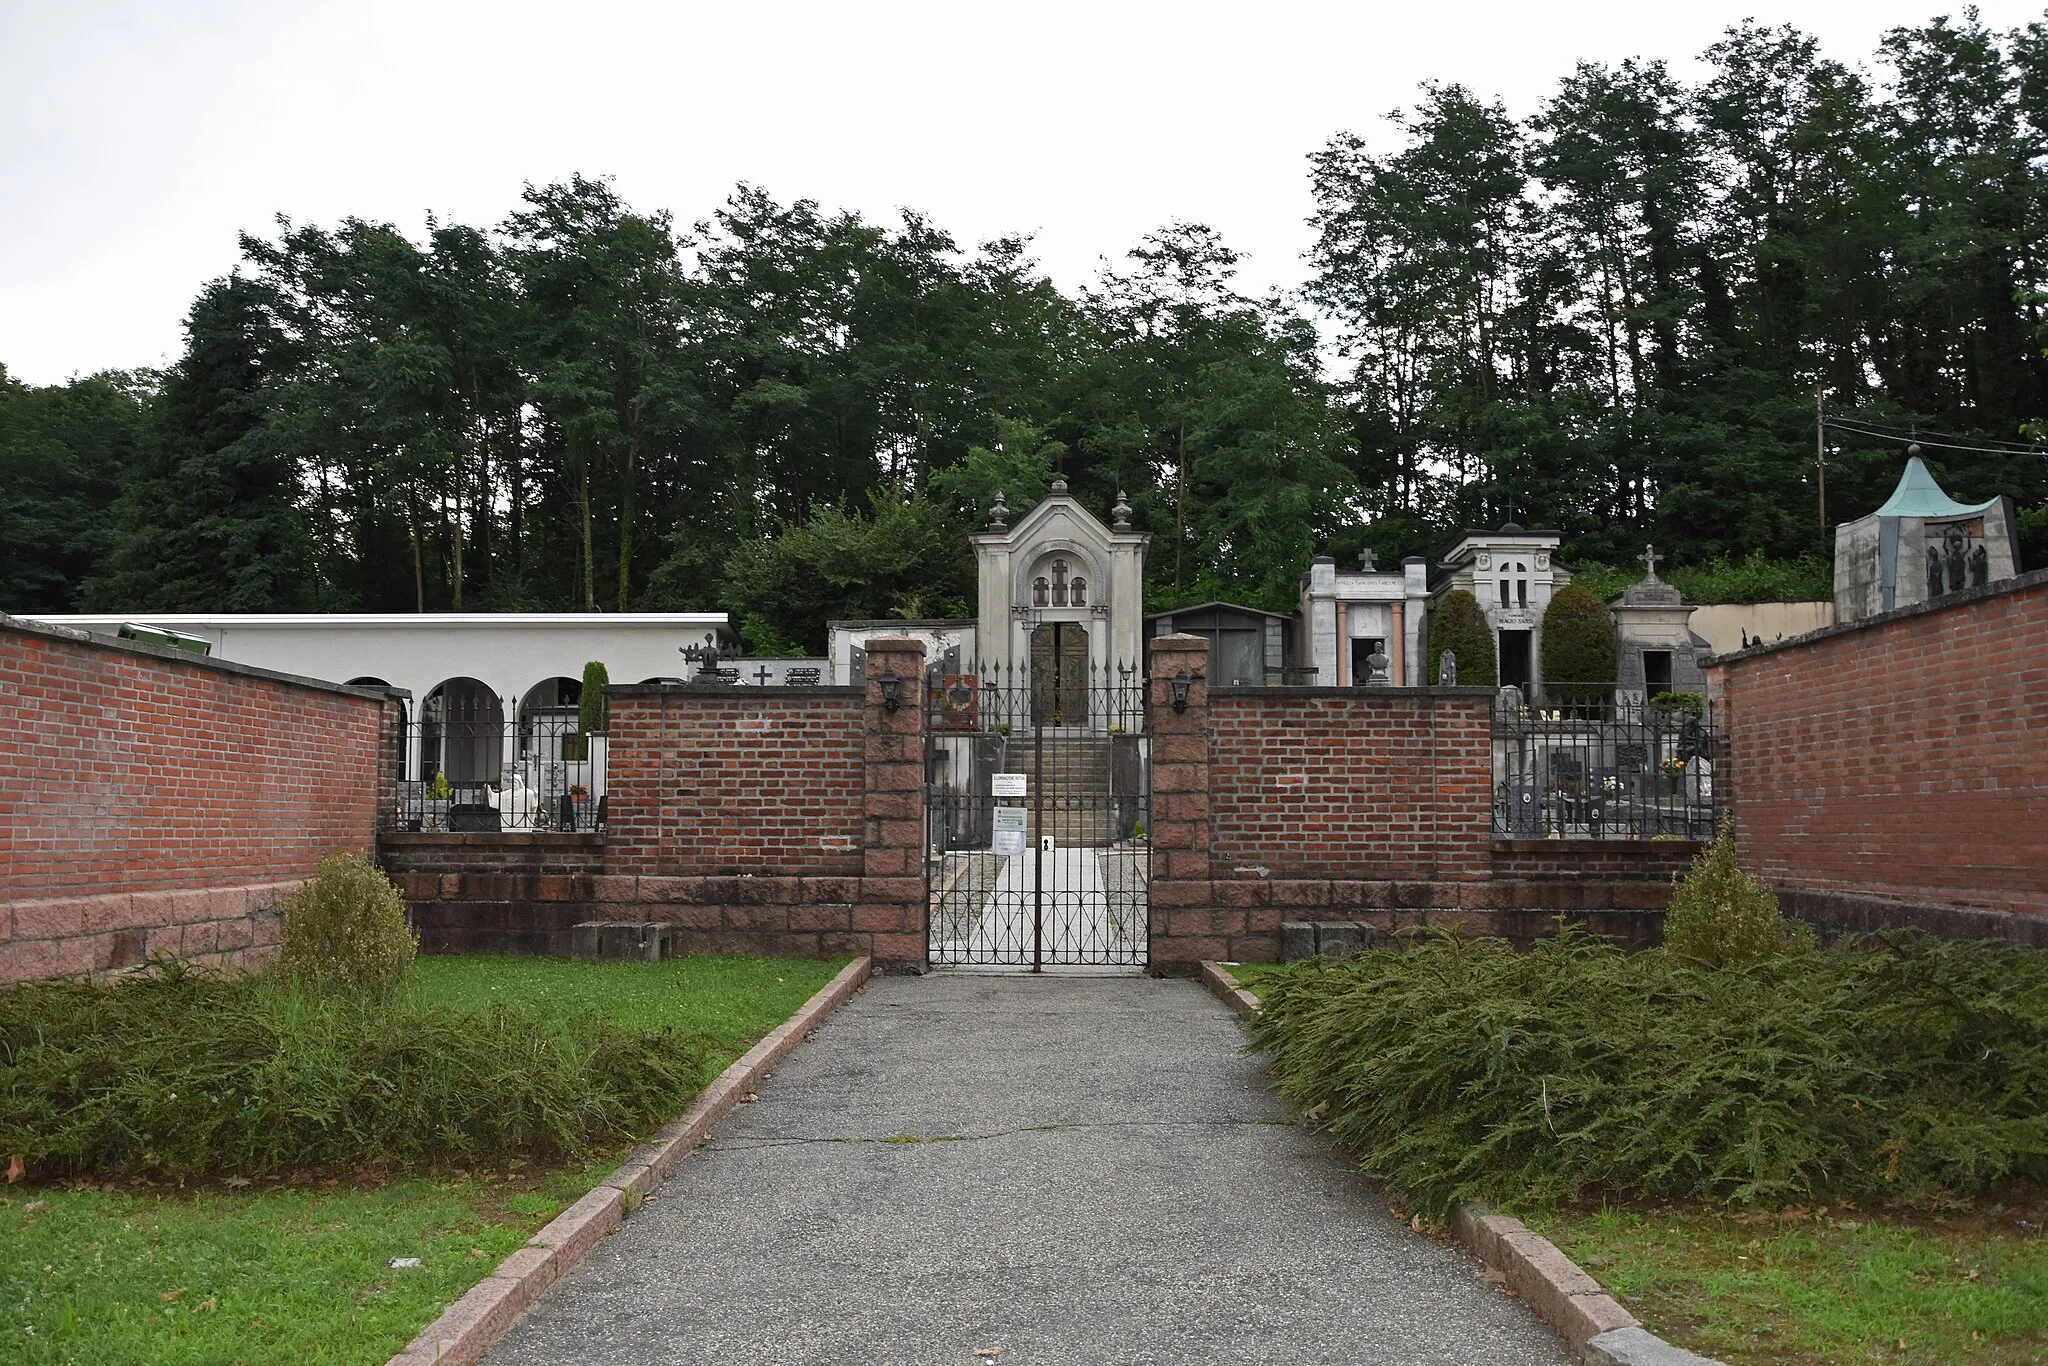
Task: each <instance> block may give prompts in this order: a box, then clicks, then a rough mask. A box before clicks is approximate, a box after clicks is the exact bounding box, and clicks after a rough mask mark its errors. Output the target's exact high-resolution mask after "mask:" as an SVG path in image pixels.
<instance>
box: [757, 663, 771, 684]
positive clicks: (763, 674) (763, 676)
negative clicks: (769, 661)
mask: <svg viewBox="0 0 2048 1366" xmlns="http://www.w3.org/2000/svg"><path fill="white" fill-rule="evenodd" d="M769 677H770V674H769V672H768V666H767V665H766V664H763V665H762V666H761V667H760V668H758V669H756V670H754V682H756V683H758V684H759V685H760V686H762V687H764V688H765V687H767V686H768V679H769Z"/></svg>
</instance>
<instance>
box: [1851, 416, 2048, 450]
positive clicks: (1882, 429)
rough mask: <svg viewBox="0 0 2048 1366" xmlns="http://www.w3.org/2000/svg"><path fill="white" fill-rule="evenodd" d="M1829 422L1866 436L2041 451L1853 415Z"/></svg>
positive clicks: (2033, 445)
mask: <svg viewBox="0 0 2048 1366" xmlns="http://www.w3.org/2000/svg"><path fill="white" fill-rule="evenodd" d="M1830 420H1832V421H1834V422H1839V423H1842V424H1844V425H1847V426H1852V427H1855V428H1858V429H1860V430H1861V431H1862V432H1863V434H1864V435H1866V436H1878V435H1887V436H1896V437H1899V438H1901V439H1910V440H1913V441H1919V440H1922V439H1923V437H1934V438H1938V439H1941V440H1945V441H1963V442H1982V441H1989V442H1991V443H1992V445H1994V446H2003V447H2007V448H2010V449H2012V450H2015V451H2037V450H2040V449H2041V446H2040V444H2039V443H2038V442H2031V441H2001V440H1999V439H1998V438H1997V437H1995V436H1963V435H1960V434H1959V433H1956V432H1944V431H1941V430H1939V429H1938V428H1934V427H1899V426H1894V425H1893V424H1892V423H1889V422H1879V421H1878V420H1877V419H1876V418H1870V417H1856V416H1854V415H1853V414H1850V415H1845V416H1842V417H1837V418H1833V419H1830ZM1970 449H1972V450H1982V449H1984V447H1982V446H1972V447H1970Z"/></svg>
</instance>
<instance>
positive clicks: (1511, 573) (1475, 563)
mask: <svg viewBox="0 0 2048 1366" xmlns="http://www.w3.org/2000/svg"><path fill="white" fill-rule="evenodd" d="M1563 539H1564V536H1563V534H1562V533H1560V532H1556V531H1525V530H1524V529H1523V528H1521V527H1519V526H1516V525H1515V524H1514V523H1513V522H1509V523H1507V524H1506V525H1505V526H1503V527H1501V528H1500V529H1499V530H1498V531H1468V532H1466V533H1465V534H1464V535H1463V536H1461V537H1459V538H1458V543H1457V544H1456V545H1454V546H1452V547H1451V549H1450V553H1449V554H1447V555H1445V556H1444V558H1443V563H1442V565H1441V566H1439V567H1440V568H1441V569H1442V571H1443V573H1442V574H1441V576H1440V577H1439V578H1438V579H1437V581H1436V584H1435V586H1434V589H1433V591H1432V593H1431V601H1432V603H1435V602H1440V601H1442V599H1443V597H1444V595H1445V594H1447V593H1450V592H1452V591H1454V590H1456V589H1460V588H1462V589H1464V590H1465V591H1466V592H1468V593H1470V594H1471V595H1472V596H1473V597H1475V598H1477V599H1478V600H1479V610H1480V611H1482V612H1484V613H1485V614H1486V622H1487V625H1489V626H1491V627H1492V628H1493V636H1494V640H1493V644H1494V655H1495V658H1497V659H1498V660H1499V661H1500V679H1499V681H1500V685H1501V686H1502V687H1511V686H1512V687H1517V688H1520V689H1521V690H1522V692H1523V693H1524V694H1525V695H1527V694H1528V693H1529V691H1530V688H1531V686H1532V685H1535V684H1540V683H1541V682H1542V681H1543V679H1542V663H1541V661H1542V658H1543V609H1544V608H1546V607H1548V606H1550V596H1551V594H1553V593H1555V592H1556V591H1557V590H1558V589H1560V588H1562V587H1564V586H1565V585H1566V584H1568V583H1570V582H1571V581H1572V576H1571V571H1570V570H1568V569H1566V568H1565V567H1564V566H1563V565H1561V564H1559V563H1558V562H1557V547H1558V544H1559V543H1560V542H1561V541H1562V540H1563ZM1567 681H1569V680H1567Z"/></svg>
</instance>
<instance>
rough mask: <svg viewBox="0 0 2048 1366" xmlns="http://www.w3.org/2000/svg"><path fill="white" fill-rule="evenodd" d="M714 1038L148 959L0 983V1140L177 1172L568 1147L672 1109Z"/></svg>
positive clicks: (16, 1150)
mask: <svg viewBox="0 0 2048 1366" xmlns="http://www.w3.org/2000/svg"><path fill="white" fill-rule="evenodd" d="M709 1048H710V1042H709V1040H708V1039H706V1038H704V1037H700V1036H682V1035H678V1034H676V1033H675V1032H674V1031H662V1032H660V1033H649V1032H643V1031H637V1030H625V1029H620V1028H618V1027H616V1026H614V1025H611V1024H609V1023H607V1022H605V1021H603V1020H598V1019H586V1020H581V1021H578V1022H575V1023H573V1024H569V1025H563V1024H561V1023H559V1022H554V1023H551V1022H548V1021H544V1020H542V1019H541V1018H540V1017H539V1016H537V1015H528V1014H522V1013H518V1012H512V1011H502V1010H500V1011H493V1012H490V1013H485V1014H471V1013H462V1012H455V1011H447V1010H439V1009H424V1010H423V1009H419V1008H417V1007H412V1006H408V1005H404V1004H402V1003H399V1002H392V1001H378V1000H373V999H369V998H364V997H336V996H329V995H321V994H316V993H310V992H304V991H299V990H296V989H293V988H291V987H289V986H287V985H285V984H283V983H277V982H272V981H269V980H267V979H264V978H256V977H242V978H226V977H221V976H217V975H212V974H207V973H202V972H199V971H196V970H189V969H187V968H185V967H183V966H182V965H179V964H176V963H160V964H157V965H155V966H154V967H153V968H152V969H151V970H150V971H148V972H146V973H142V974H138V975H137V976H135V977H133V978H130V979H128V980H127V981H124V982H120V983H115V984H111V985H109V984H93V983H89V982H71V981H67V982H32V983H25V984H22V985H19V986H14V987H9V988H7V989H5V990H0V1153H7V1154H20V1155H21V1156H22V1157H23V1158H24V1160H25V1162H26V1164H27V1167H28V1171H29V1173H30V1174H31V1175H32V1176H35V1177H39V1178H50V1177H56V1176H67V1175H79V1174H86V1173H97V1174H103V1175H117V1176H135V1175H141V1176H149V1177H155V1178H167V1179H172V1180H177V1181H195V1180H201V1179H206V1178H224V1177H230V1176H239V1177H259V1176H265V1175H270V1174H276V1173H282V1172H305V1171H352V1170H354V1169H356V1168H358V1167H363V1166H369V1167H373V1168H416V1167H435V1166H442V1165H446V1164H449V1163H468V1162H476V1161H489V1160H494V1159H497V1158H501V1157H504V1156H507V1155H510V1154H515V1153H516V1154H533V1155H536V1156H559V1155H564V1154H573V1153H574V1152H576V1151H577V1150H578V1149H580V1148H583V1147H585V1146H587V1145H590V1144H592V1143H598V1142H606V1141H611V1140H618V1139H624V1138H629V1137H632V1136H634V1135H637V1134H638V1133H640V1132H642V1131H644V1130H645V1129H646V1128H647V1127H648V1126H649V1125H651V1124H652V1123H654V1122H656V1121H659V1120H662V1119H666V1118H667V1117H669V1116H671V1115H673V1114H675V1113H676V1112H677V1111H678V1110H679V1109H680V1108H681V1107H682V1105H683V1104H684V1102H686V1101H687V1100H688V1099H689V1097H690V1096H692V1095H693V1094H695V1093H696V1091H697V1090H698V1089H699V1088H700V1087H701V1086H702V1084H703V1079H704V1075H705V1072H706V1070H707V1062H708V1060H709Z"/></svg>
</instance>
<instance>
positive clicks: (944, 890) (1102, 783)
mask: <svg viewBox="0 0 2048 1366" xmlns="http://www.w3.org/2000/svg"><path fill="white" fill-rule="evenodd" d="M1041 629H1047V628H1041ZM1075 629H1076V628H1072V627H1069V628H1067V630H1068V631H1075ZM1082 640H1083V642H1084V646H1085V636H1082ZM1033 645H1034V648H1033V651H1032V656H1033V660H1034V662H1036V663H1039V665H1040V668H1039V669H1038V670H1037V672H1036V674H1034V672H1033V670H1032V669H1031V667H1030V666H1028V665H1026V666H1020V667H1018V668H1017V669H1015V670H1014V671H1011V670H1004V669H994V670H986V671H984V670H975V671H973V672H968V673H957V674H955V673H944V672H940V671H937V670H934V671H933V672H932V673H931V674H930V676H929V677H928V679H927V682H926V687H925V711H924V718H925V725H924V753H925V797H926V800H925V812H926V816H925V819H926V824H927V839H926V851H925V852H926V859H925V870H926V890H927V894H928V900H929V906H930V914H929V917H928V919H927V925H928V929H927V953H928V957H929V959H930V961H931V962H932V963H933V964H934V965H948V966H970V965H988V966H997V965H1000V966H1009V967H1018V968H1028V969H1030V970H1032V971H1034V972H1035V971H1038V970H1040V969H1043V968H1048V967H1061V966H1080V965H1093V966H1101V967H1142V966H1143V965H1144V964H1145V961H1146V936H1147V930H1148V921H1149V901H1148V898H1147V895H1146V893H1147V888H1148V887H1149V885H1150V882H1151V872H1152V864H1151V852H1152V844H1151V839H1150V837H1149V831H1150V829H1151V825H1152V762H1151V759H1152V737H1151V731H1150V728H1149V726H1148V725H1147V724H1146V690H1145V678H1144V675H1143V674H1142V672H1140V671H1139V670H1137V669H1129V668H1119V669H1116V670H1114V671H1112V672H1111V674H1110V676H1108V677H1104V676H1102V674H1101V672H1100V671H1099V670H1097V669H1095V668H1093V667H1092V666H1090V665H1089V664H1088V663H1087V659H1086V656H1085V654H1079V652H1078V651H1077V650H1076V649H1075V648H1074V647H1073V645H1072V643H1071V642H1069V641H1067V640H1064V639H1058V638H1054V639H1048V640H1046V641H1044V642H1038V641H1034V642H1033ZM1077 654H1079V657H1078V658H1077V657H1076V656H1077Z"/></svg>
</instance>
